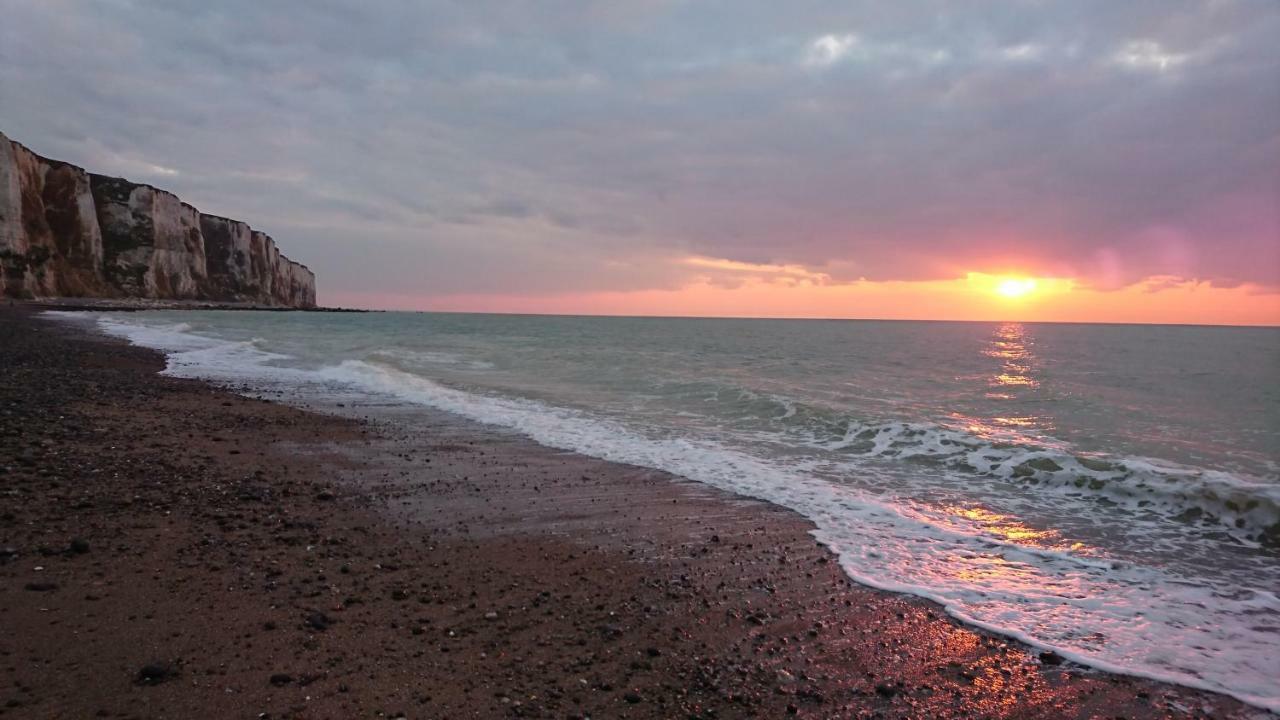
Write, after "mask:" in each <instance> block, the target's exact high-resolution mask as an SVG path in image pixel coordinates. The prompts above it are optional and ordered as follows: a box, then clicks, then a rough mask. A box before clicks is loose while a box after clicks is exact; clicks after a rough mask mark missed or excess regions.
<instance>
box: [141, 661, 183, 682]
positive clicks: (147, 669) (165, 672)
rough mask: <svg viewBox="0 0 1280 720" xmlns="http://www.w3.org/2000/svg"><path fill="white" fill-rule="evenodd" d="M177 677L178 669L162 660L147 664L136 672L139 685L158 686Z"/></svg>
mask: <svg viewBox="0 0 1280 720" xmlns="http://www.w3.org/2000/svg"><path fill="white" fill-rule="evenodd" d="M177 676H178V668H176V667H174V665H173V664H172V663H167V662H164V661H162V660H157V661H155V662H151V663H147V664H146V665H143V666H142V668H141V669H140V670H138V679H137V681H138V684H139V685H159V684H160V683H162V682H165V681H167V680H172V679H173V678H175V677H177Z"/></svg>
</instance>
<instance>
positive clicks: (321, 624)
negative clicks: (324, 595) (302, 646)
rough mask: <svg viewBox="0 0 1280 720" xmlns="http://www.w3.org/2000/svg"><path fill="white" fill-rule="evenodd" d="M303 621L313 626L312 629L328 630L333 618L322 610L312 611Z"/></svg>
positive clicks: (308, 625)
mask: <svg viewBox="0 0 1280 720" xmlns="http://www.w3.org/2000/svg"><path fill="white" fill-rule="evenodd" d="M303 622H304V623H305V624H306V626H307V627H309V628H311V629H312V630H317V631H320V632H323V631H325V630H328V629H329V626H330V625H332V624H333V620H331V619H329V616H328V615H325V614H324V613H322V612H313V613H311V614H310V615H308V616H307V617H306V619H305V620H304V621H303Z"/></svg>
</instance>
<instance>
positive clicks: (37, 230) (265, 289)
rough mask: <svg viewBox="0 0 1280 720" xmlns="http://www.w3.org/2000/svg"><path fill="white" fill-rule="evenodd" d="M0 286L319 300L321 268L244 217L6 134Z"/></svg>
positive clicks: (51, 293) (46, 292) (23, 293)
mask: <svg viewBox="0 0 1280 720" xmlns="http://www.w3.org/2000/svg"><path fill="white" fill-rule="evenodd" d="M0 294H3V295H7V296H9V297H57V296H67V297H113V298H118V297H139V298H151V299H162V300H169V299H172V300H178V299H190V300H214V301H223V302H244V303H253V304H262V305H279V306H288V307H315V276H314V275H313V274H312V273H311V271H310V270H307V269H306V268H305V267H303V266H301V265H298V264H297V263H293V262H292V261H289V260H288V259H287V258H285V257H283V256H282V255H280V252H279V250H277V249H276V246H275V242H274V241H273V240H272V239H271V238H270V237H269V236H267V235H266V234H264V233H261V232H257V231H255V230H253V229H252V228H250V227H249V226H248V225H246V224H245V223H242V222H240V221H237V220H230V219H227V218H220V217H216V216H212V215H204V214H202V213H200V211H198V210H196V209H195V208H194V207H192V206H190V205H187V204H186V203H184V202H182V201H181V200H179V199H178V198H177V196H175V195H173V194H172V193H168V192H165V191H163V190H159V189H157V188H154V187H151V186H150V185H139V184H136V183H131V182H129V181H127V180H123V179H120V178H111V177H106V176H103V175H93V174H90V173H87V172H85V171H84V170H83V169H81V168H78V167H76V166H74V165H68V164H66V163H61V162H58V161H55V160H48V159H46V158H42V157H40V156H39V155H36V154H35V153H32V152H31V151H30V150H28V149H27V148H25V147H23V146H22V145H19V144H18V143H15V142H12V141H11V140H9V139H8V138H6V137H5V136H4V135H3V134H0Z"/></svg>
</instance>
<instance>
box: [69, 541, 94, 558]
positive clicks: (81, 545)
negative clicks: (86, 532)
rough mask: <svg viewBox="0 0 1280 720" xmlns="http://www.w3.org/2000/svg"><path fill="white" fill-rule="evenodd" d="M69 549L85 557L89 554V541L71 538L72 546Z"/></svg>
mask: <svg viewBox="0 0 1280 720" xmlns="http://www.w3.org/2000/svg"><path fill="white" fill-rule="evenodd" d="M67 549H68V550H70V551H71V552H72V553H74V554H76V555H84V554H85V553H87V552H89V541H88V540H85V539H84V538H71V544H70V545H69V546H68V548H67Z"/></svg>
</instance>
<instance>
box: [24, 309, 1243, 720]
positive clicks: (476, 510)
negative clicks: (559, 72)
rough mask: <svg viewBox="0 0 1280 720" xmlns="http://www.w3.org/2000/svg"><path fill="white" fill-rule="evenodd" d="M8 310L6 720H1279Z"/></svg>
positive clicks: (584, 474) (528, 456) (588, 478)
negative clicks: (1066, 655) (1060, 654)
mask: <svg viewBox="0 0 1280 720" xmlns="http://www.w3.org/2000/svg"><path fill="white" fill-rule="evenodd" d="M162 367H163V359H162V358H161V357H160V356H159V355H158V354H156V353H154V352H151V351H148V350H144V349H140V348H134V347H129V346H127V345H125V344H123V343H121V342H119V341H116V340H110V339H107V338H103V337H100V336H97V335H95V334H93V333H88V332H84V331H82V330H77V329H76V328H74V327H73V326H70V325H66V324H63V323H54V322H50V321H48V320H43V319H39V318H36V317H34V313H33V312H32V311H31V310H29V309H24V308H22V307H19V308H16V309H13V308H8V309H4V310H0V370H2V372H0V717H4V718H61V717H67V718H80V717H86V718H87V717H107V718H260V717H261V718H377V717H386V718H394V717H406V718H465V717H479V718H503V717H545V718H581V717H593V718H613V717H618V718H738V717H763V718H776V717H787V716H796V715H798V716H801V717H813V718H844V717H881V718H935V717H936V718H951V717H991V718H1093V717H1107V718H1116V717H1125V718H1157V717H1160V718H1162V717H1267V715H1266V714H1265V713H1262V712H1260V711H1256V710H1251V709H1250V708H1248V707H1246V706H1244V705H1242V704H1240V703H1238V702H1236V701H1234V700H1231V699H1230V698H1225V697H1222V696H1218V695H1213V694H1209V693H1202V692H1197V691H1193V690H1187V689H1184V688H1179V687H1174V686H1169V685H1164V684H1160V683H1154V682H1149V681H1144V680H1138V679H1133V678H1127V677H1121V676H1115V675H1109V674H1105V673H1099V672H1094V671H1090V670H1088V669H1086V668H1081V667H1079V666H1074V665H1071V664H1069V663H1062V662H1061V661H1060V658H1057V657H1056V656H1053V655H1042V654H1041V653H1039V652H1037V651H1034V650H1031V649H1028V648H1026V647H1025V646H1022V645H1020V644H1018V643H1014V642H1011V641H1007V640H1005V639H1002V638H999V637H995V636H991V635H988V634H985V633H982V632H979V631H975V630H972V629H969V628H966V627H963V626H961V625H959V624H958V623H956V622H954V621H952V620H951V619H949V618H948V617H946V615H945V614H944V613H943V612H942V610H941V608H939V607H938V606H936V605H934V604H932V603H929V602H927V601H923V600H919V599H915V598H910V597H905V596H899V595H893V594H889V593H883V592H879V591H875V590H871V589H868V588H865V587H862V586H858V585H855V584H853V583H852V582H850V581H849V580H848V579H847V578H846V577H845V576H844V575H843V574H842V572H841V571H840V570H839V568H838V567H837V565H836V563H835V561H834V557H832V556H831V554H830V553H829V552H827V551H826V550H825V549H823V548H822V547H820V546H818V545H817V544H816V543H815V542H814V540H813V538H812V537H811V536H810V535H809V531H810V530H811V529H812V525H811V524H810V523H808V522H807V521H806V520H804V519H803V518H801V517H800V516H798V515H796V514H794V513H792V512H790V511H787V510H785V509H782V508H779V507H777V506H774V505H770V504H767V503H763V502H758V501H754V500H748V499H743V498H740V497H736V496H732V495H729V494H726V493H723V492H720V491H717V490H714V489H711V488H709V487H706V486H702V485H698V484H696V483H692V482H688V481H685V480H682V479H680V478H676V477H672V476H670V475H667V474H665V473H661V472H657V471H652V470H646V469H642V468H635V467H628V466H622V465H616V464H611V463H607V462H604V461H600V460H594V459H591V458H587V457H583V456H580V455H575V454H571V453H564V452H560V451H556V450H552V449H548V448H544V447H541V446H538V445H536V444H533V443H531V442H529V441H527V440H525V439H522V438H520V437H517V436H514V435H511V434H508V433H504V432H498V431H495V430H492V429H489V428H485V427H483V426H479V425H476V424H474V423H470V422H467V421H465V420H462V419H460V418H457V417H453V416H450V415H446V414H444V413H434V412H419V413H417V417H416V418H415V419H414V420H413V421H412V422H408V423H398V422H397V423H391V422H386V421H373V420H369V419H364V418H361V417H358V416H359V415H361V414H362V413H361V409H360V408H349V407H348V408H345V409H344V412H347V413H348V414H350V415H352V417H336V416H333V415H329V414H319V413H312V412H307V411H305V410H302V409H295V408H291V407H288V406H284V405H281V404H277V403H273V402H266V401H263V400H260V399H251V398H247V397H244V396H241V395H237V394H233V393H231V392H228V391H224V390H220V389H216V388H213V387H211V386H209V385H207V384H205V383H201V382H196V381H190V380H179V379H173V378H166V377H161V376H158V375H156V372H157V371H158V370H160V369H161V368H162Z"/></svg>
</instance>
